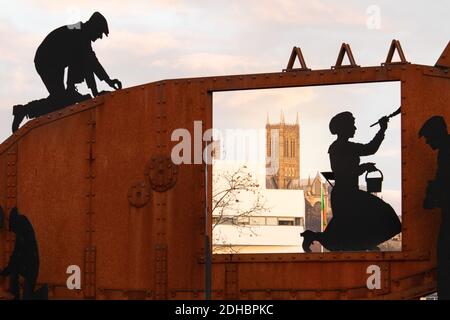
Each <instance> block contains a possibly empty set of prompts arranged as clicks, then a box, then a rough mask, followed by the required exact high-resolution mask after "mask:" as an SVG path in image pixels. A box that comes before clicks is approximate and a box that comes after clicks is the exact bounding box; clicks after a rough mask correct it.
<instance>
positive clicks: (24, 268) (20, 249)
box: [0, 208, 46, 300]
mask: <svg viewBox="0 0 450 320" xmlns="http://www.w3.org/2000/svg"><path fill="white" fill-rule="evenodd" d="M9 229H10V231H11V232H14V233H15V234H16V241H15V245H14V250H13V252H12V254H11V257H10V259H9V263H8V265H7V266H6V267H5V269H3V271H2V272H1V273H0V275H1V276H9V277H10V292H11V293H12V294H13V296H14V299H15V300H20V287H19V277H20V276H22V277H23V278H24V280H25V281H24V293H23V299H24V300H29V299H33V298H34V297H35V296H36V293H35V292H34V289H35V286H36V280H37V277H38V274H39V252H38V246H37V242H36V237H35V233H34V229H33V226H32V225H31V223H30V221H29V220H28V218H27V217H26V216H24V215H22V214H19V212H18V210H17V208H13V209H11V213H10V216H9ZM43 288H44V287H43ZM44 290H46V288H44ZM42 291H43V290H42V288H41V289H40V290H39V294H41V295H42ZM44 295H45V293H44ZM44 298H45V297H44Z"/></svg>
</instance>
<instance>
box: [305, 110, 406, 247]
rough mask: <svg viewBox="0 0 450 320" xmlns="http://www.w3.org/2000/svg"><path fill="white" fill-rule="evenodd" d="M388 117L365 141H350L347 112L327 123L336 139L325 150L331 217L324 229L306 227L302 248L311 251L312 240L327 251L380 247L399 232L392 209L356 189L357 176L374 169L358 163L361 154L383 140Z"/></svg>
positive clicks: (352, 124) (351, 129)
mask: <svg viewBox="0 0 450 320" xmlns="http://www.w3.org/2000/svg"><path fill="white" fill-rule="evenodd" d="M388 121H389V119H388V118H387V117H383V118H381V119H380V120H379V124H380V130H379V131H378V133H377V134H376V135H375V137H374V138H373V139H372V141H370V142H369V143H368V144H361V143H355V142H350V141H349V139H350V138H353V137H354V135H355V131H356V127H355V118H354V117H353V115H352V114H351V113H350V112H342V113H339V114H337V115H336V116H334V117H333V118H332V119H331V121H330V124H329V129H330V131H331V133H332V134H336V135H337V139H336V140H335V141H334V142H333V143H332V144H331V146H330V147H329V149H328V153H329V156H330V163H331V169H332V171H333V173H334V176H335V185H334V187H333V189H332V191H331V208H332V211H333V217H332V218H331V220H330V222H329V223H328V225H327V227H326V229H325V230H324V231H323V232H313V231H311V230H306V231H305V232H303V233H302V234H301V236H302V237H303V244H302V247H303V250H304V251H305V252H311V250H310V246H311V244H312V243H313V241H318V242H319V243H320V244H321V245H322V246H323V247H324V248H326V249H327V250H330V251H361V250H379V248H377V246H378V245H379V244H381V243H383V242H385V241H387V240H389V239H390V238H392V237H393V236H395V235H396V234H398V233H400V232H401V223H400V220H399V218H398V216H397V215H396V213H395V211H394V209H393V208H392V207H391V206H390V205H389V204H387V203H386V202H384V201H383V200H382V199H380V198H378V197H376V196H374V195H372V194H371V193H369V192H366V191H362V190H359V185H358V177H359V176H360V175H362V174H363V173H365V172H372V171H376V170H377V168H376V167H375V164H374V163H370V162H369V163H363V164H360V157H362V156H368V155H372V154H375V153H376V152H377V150H378V148H379V147H380V145H381V143H382V142H383V139H384V133H385V131H386V129H387V123H388Z"/></svg>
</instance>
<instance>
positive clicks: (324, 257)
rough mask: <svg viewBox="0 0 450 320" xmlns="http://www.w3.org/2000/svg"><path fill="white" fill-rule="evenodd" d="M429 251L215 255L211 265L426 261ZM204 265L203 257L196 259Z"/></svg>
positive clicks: (428, 257)
mask: <svg viewBox="0 0 450 320" xmlns="http://www.w3.org/2000/svg"><path fill="white" fill-rule="evenodd" d="M429 259H430V252H429V251H400V252H381V253H379V252H347V253H333V252H328V253H268V254H261V253H258V254H245V253H244V254H223V255H222V254H220V255H219V254H215V255H213V258H212V262H213V263H231V262H233V263H240V262H242V263H253V262H260V263H272V262H283V263H286V262H330V261H332V262H333V261H426V260H429ZM198 262H199V263H204V256H203V255H200V256H199V257H198Z"/></svg>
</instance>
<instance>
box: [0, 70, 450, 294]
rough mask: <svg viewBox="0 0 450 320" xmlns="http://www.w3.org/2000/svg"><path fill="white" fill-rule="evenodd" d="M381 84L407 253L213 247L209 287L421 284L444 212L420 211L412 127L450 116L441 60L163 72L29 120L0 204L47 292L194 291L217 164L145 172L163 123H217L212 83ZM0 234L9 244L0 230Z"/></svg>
mask: <svg viewBox="0 0 450 320" xmlns="http://www.w3.org/2000/svg"><path fill="white" fill-rule="evenodd" d="M436 74H437V75H438V76H435V75H436ZM378 81H401V101H402V179H403V180H402V188H403V200H402V201H403V203H402V204H403V205H402V207H403V208H404V212H403V241H404V247H403V251H402V252H400V253H387V252H384V253H330V254H300V253H299V254H276V255H272V254H260V255H226V256H224V257H219V256H213V260H214V261H213V262H214V263H213V275H212V277H213V297H214V298H216V299H223V298H239V299H368V298H370V299H384V298H389V297H402V298H412V297H415V296H417V294H421V293H427V292H429V290H430V289H432V288H433V286H434V285H435V280H434V276H433V270H434V269H435V266H436V260H435V239H436V234H437V227H438V224H439V214H438V212H437V211H431V212H425V211H424V210H422V208H421V205H422V200H423V199H422V198H423V190H422V189H421V186H422V187H425V186H426V182H427V180H428V179H429V178H430V177H432V176H433V173H434V170H435V163H436V159H435V155H433V154H432V153H431V152H429V150H428V149H427V147H426V146H425V144H424V142H423V141H421V140H419V139H418V136H417V131H418V129H419V128H420V126H421V124H422V123H423V122H424V121H425V120H426V119H427V118H428V117H429V116H431V115H434V114H437V113H440V114H443V115H445V116H446V117H447V118H449V112H450V111H449V108H448V102H449V101H450V93H449V92H450V90H449V89H450V80H449V79H448V78H447V77H446V74H445V71H442V70H440V69H438V68H432V67H427V66H419V65H411V64H406V65H392V66H391V65H385V66H382V67H362V68H339V69H335V70H315V71H301V72H296V71H292V72H289V73H270V74H254V75H235V76H223V77H207V78H197V79H178V80H167V81H161V82H157V83H152V84H148V85H144V86H139V87H135V88H130V89H128V90H121V91H118V92H115V93H111V94H109V95H107V96H104V97H101V98H99V99H96V100H95V101H90V102H88V103H85V104H81V105H76V106H72V107H68V108H66V109H64V110H63V111H61V112H60V113H53V114H51V115H48V116H46V117H42V118H38V119H36V120H33V121H31V122H30V123H28V124H27V125H26V126H25V127H24V128H23V129H22V128H21V129H20V130H19V131H18V133H17V134H15V135H14V136H12V137H11V138H9V139H8V140H7V141H5V142H4V143H3V144H2V145H1V146H0V159H2V160H0V164H1V161H3V165H2V166H0V168H3V173H2V175H3V176H2V179H3V180H2V181H4V182H3V188H5V189H6V190H5V193H6V197H7V198H6V200H4V201H6V202H7V204H6V205H7V207H8V208H9V207H11V206H13V205H15V204H16V202H17V205H18V206H19V209H20V210H21V211H22V212H23V213H25V214H26V215H27V216H28V217H29V218H30V220H31V221H32V223H33V225H34V226H35V229H36V234H37V238H38V241H39V248H40V252H41V261H42V265H41V273H40V277H39V282H40V283H49V284H50V288H51V290H50V291H51V295H52V297H53V298H58V297H72V298H94V297H95V298H98V299H113V298H114V299H202V298H203V297H204V294H205V291H204V279H205V277H204V272H205V271H204V270H205V266H204V258H203V256H204V252H205V246H204V236H205V232H206V233H207V234H209V235H211V229H208V230H205V208H206V207H207V205H208V203H210V202H211V194H210V190H209V193H208V185H209V186H211V183H212V175H211V172H212V170H211V167H208V170H207V171H208V173H209V176H207V177H206V180H205V175H206V170H205V169H206V168H205V166H204V165H203V164H201V163H198V164H195V163H194V164H180V165H174V166H170V167H169V165H170V163H167V162H164V163H165V166H163V167H161V168H160V167H158V168H157V169H155V170H157V172H153V173H152V174H149V172H148V170H146V168H148V165H149V162H151V160H152V159H166V158H168V157H170V153H171V150H172V148H173V146H175V145H176V144H177V143H178V141H171V134H172V132H173V131H174V130H175V129H178V128H186V129H187V131H188V132H189V134H190V135H191V137H192V138H193V139H195V138H198V136H199V134H198V132H196V131H195V126H196V125H195V124H194V121H202V127H201V129H200V139H201V136H202V134H203V133H204V132H205V131H206V130H207V129H209V128H212V125H213V124H212V112H213V109H212V92H214V91H226V90H249V89H261V88H284V87H297V86H313V85H333V84H351V83H369V82H378ZM424 106H426V107H424ZM11 151H14V152H15V153H14V152H12V153H11ZM8 152H10V153H9V154H8ZM195 157H199V156H198V154H196V150H195V149H194V147H192V159H193V160H195ZM30 159H31V160H30ZM4 161H6V162H8V161H9V162H10V165H9V166H8V165H7V164H5V162H4ZM200 161H201V155H200ZM173 168H176V172H177V174H176V181H173V180H172V178H170V177H173V176H174V175H173V171H172V170H173ZM418 168H419V169H418ZM159 170H162V171H161V172H159ZM146 172H147V174H146ZM5 175H6V178H5ZM150 177H156V178H153V179H154V181H153V185H152V181H150V180H151V178H150ZM155 179H156V181H157V182H158V183H155ZM205 181H208V183H205ZM137 185H138V186H140V187H139V188H141V189H139V190H140V191H139V190H137V189H136V188H134V189H133V186H134V187H135V186H137ZM159 186H164V188H160V187H159ZM130 190H132V192H131V200H130ZM133 190H134V191H133ZM136 190H137V191H136ZM139 192H140V194H139ZM8 197H9V198H8ZM139 197H143V198H139ZM3 199H5V198H3ZM139 199H141V200H142V199H144V200H145V201H141V200H139ZM209 218H210V216H209ZM2 243H3V244H2V245H3V248H4V247H5V245H6V246H8V242H7V241H6V239H5V238H4V237H3V238H2ZM3 250H4V249H3ZM4 251H5V250H4ZM3 256H5V255H4V254H3ZM72 264H77V265H79V266H81V267H82V269H85V270H83V272H84V276H85V277H84V283H83V291H82V293H80V292H76V291H74V292H69V291H68V290H67V289H66V288H64V283H65V280H66V276H67V275H66V274H65V270H66V268H67V266H69V265H72ZM370 264H378V265H380V267H381V269H382V277H383V278H382V282H383V283H384V285H385V286H384V287H382V289H381V291H379V292H377V291H369V290H368V289H367V287H366V284H365V281H366V279H367V273H366V269H367V266H368V265H370Z"/></svg>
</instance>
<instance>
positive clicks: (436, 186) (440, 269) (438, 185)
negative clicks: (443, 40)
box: [419, 116, 450, 300]
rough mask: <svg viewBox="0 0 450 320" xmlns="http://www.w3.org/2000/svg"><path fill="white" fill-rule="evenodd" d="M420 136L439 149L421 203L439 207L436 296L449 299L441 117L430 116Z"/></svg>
mask: <svg viewBox="0 0 450 320" xmlns="http://www.w3.org/2000/svg"><path fill="white" fill-rule="evenodd" d="M420 137H424V138H425V142H426V143H427V144H428V145H429V146H430V147H431V148H432V149H433V150H438V156H437V171H436V176H435V179H434V180H432V181H429V182H428V186H427V188H426V195H425V199H424V202H423V207H424V209H433V208H441V209H442V219H441V226H440V229H439V236H438V243H437V294H438V299H439V300H450V135H449V134H448V132H447V124H446V123H445V120H444V118H443V117H441V116H433V117H431V118H429V119H428V120H427V121H426V122H425V123H424V124H423V126H422V128H421V129H420V131H419V138H420Z"/></svg>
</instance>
